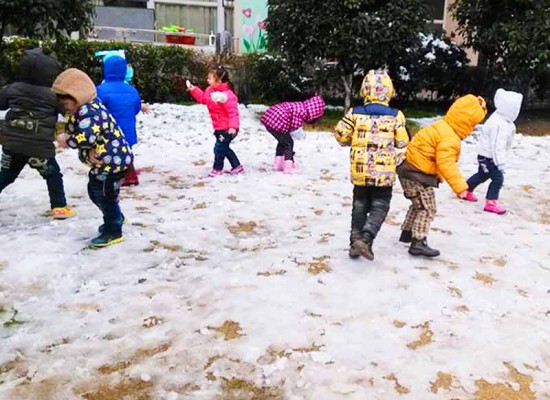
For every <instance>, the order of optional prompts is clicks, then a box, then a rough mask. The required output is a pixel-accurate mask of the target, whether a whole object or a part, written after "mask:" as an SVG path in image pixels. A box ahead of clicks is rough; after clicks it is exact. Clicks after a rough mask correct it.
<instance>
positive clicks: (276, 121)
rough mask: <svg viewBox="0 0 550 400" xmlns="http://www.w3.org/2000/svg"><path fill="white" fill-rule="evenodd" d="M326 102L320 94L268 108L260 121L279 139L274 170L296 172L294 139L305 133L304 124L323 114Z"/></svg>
mask: <svg viewBox="0 0 550 400" xmlns="http://www.w3.org/2000/svg"><path fill="white" fill-rule="evenodd" d="M324 111H325V102H324V100H323V99H322V98H321V97H320V96H314V97H312V98H310V99H308V100H306V101H296V102H284V103H279V104H275V105H273V106H271V107H269V108H268V109H267V111H266V112H265V114H264V115H263V116H262V118H261V120H260V122H261V123H262V124H263V125H264V126H265V128H266V129H267V131H268V132H269V133H271V134H272V135H273V137H274V138H275V139H276V140H277V148H276V149H275V161H274V162H273V170H274V171H283V172H284V173H285V174H292V173H294V172H296V164H295V162H294V139H301V138H302V137H303V135H304V132H303V130H302V125H303V124H304V122H312V121H314V120H316V119H318V118H320V117H322V116H323V113H324Z"/></svg>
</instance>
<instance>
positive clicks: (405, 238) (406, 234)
mask: <svg viewBox="0 0 550 400" xmlns="http://www.w3.org/2000/svg"><path fill="white" fill-rule="evenodd" d="M412 238H413V234H412V231H409V230H403V231H401V236H399V241H400V242H403V243H410V242H412Z"/></svg>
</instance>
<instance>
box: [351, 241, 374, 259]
mask: <svg viewBox="0 0 550 400" xmlns="http://www.w3.org/2000/svg"><path fill="white" fill-rule="evenodd" d="M349 256H350V258H357V257H359V256H363V257H365V258H366V259H367V260H369V261H372V260H374V253H373V252H372V239H370V240H355V241H354V242H353V243H352V244H351V246H350V248H349Z"/></svg>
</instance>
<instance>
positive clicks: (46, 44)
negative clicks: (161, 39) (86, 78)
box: [0, 38, 214, 102]
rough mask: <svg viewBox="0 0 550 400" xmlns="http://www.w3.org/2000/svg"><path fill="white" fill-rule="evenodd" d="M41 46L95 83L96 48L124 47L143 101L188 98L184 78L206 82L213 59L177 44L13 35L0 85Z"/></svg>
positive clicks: (4, 50) (0, 59)
mask: <svg viewBox="0 0 550 400" xmlns="http://www.w3.org/2000/svg"><path fill="white" fill-rule="evenodd" d="M36 46H41V47H43V48H45V49H47V50H49V51H52V52H53V53H55V56H56V57H57V59H58V60H59V62H60V63H61V64H62V66H63V68H69V67H75V68H79V69H82V70H83V71H85V72H86V73H88V74H89V75H90V77H91V78H92V79H93V80H94V82H96V83H99V82H101V80H102V71H101V62H100V59H99V58H98V57H95V56H94V53H95V52H96V51H98V50H117V49H124V50H126V57H127V59H128V61H129V62H130V63H132V66H133V67H134V71H135V72H134V79H133V84H134V85H135V86H136V87H137V88H138V90H139V91H140V93H141V96H142V98H143V99H144V100H146V101H165V102H177V101H186V100H191V98H190V96H189V95H188V94H187V92H186V91H185V80H186V79H189V80H191V81H193V82H205V81H206V74H207V72H208V67H209V65H210V63H212V62H213V61H214V60H213V59H212V58H211V57H206V56H204V55H202V54H200V53H198V52H196V51H194V50H190V49H186V48H182V47H177V46H156V45H151V44H131V43H124V42H90V41H85V40H80V41H66V42H52V41H40V42H39V41H38V40H34V39H26V38H16V39H13V40H10V41H9V42H7V43H4V44H3V45H2V47H1V49H0V51H1V53H0V85H4V84H6V83H8V82H11V81H13V80H14V79H16V77H17V67H18V63H19V59H20V57H21V54H22V53H23V51H24V50H25V49H28V48H33V47H36Z"/></svg>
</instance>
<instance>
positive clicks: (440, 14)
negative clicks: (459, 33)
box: [428, 0, 447, 32]
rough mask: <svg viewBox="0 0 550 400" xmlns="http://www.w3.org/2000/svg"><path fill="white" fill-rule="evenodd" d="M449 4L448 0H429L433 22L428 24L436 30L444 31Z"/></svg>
mask: <svg viewBox="0 0 550 400" xmlns="http://www.w3.org/2000/svg"><path fill="white" fill-rule="evenodd" d="M446 6H447V1H446V0H429V2H428V8H429V11H430V16H431V20H432V22H431V23H429V24H428V26H429V28H431V29H432V30H433V31H435V32H442V31H443V26H444V25H445V16H446V15H445V14H446V12H445V7H446Z"/></svg>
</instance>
